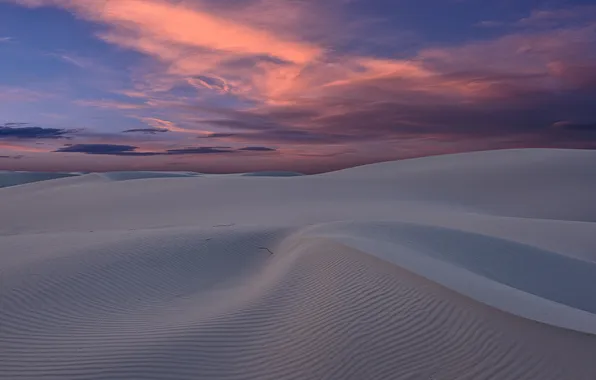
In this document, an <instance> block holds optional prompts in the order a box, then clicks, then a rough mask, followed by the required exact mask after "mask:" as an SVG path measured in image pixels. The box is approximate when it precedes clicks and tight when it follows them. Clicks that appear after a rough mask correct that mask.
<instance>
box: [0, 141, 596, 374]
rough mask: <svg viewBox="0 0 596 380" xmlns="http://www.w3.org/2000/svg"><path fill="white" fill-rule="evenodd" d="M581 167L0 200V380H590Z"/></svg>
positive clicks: (491, 167)
mask: <svg viewBox="0 0 596 380" xmlns="http://www.w3.org/2000/svg"><path fill="white" fill-rule="evenodd" d="M595 163H596V152H593V151H581V150H545V149H528V150H503V151H492V152H479V153H468V154H457V155H448V156H438V157H429V158H422V159H413V160H404V161H398V162H388V163H381V164H374V165H367V166H362V167H357V168H352V169H346V170H342V171H338V172H334V173H327V174H321V175H315V176H296V177H288V178H279V177H277V176H275V175H273V176H238V175H232V176H211V175H209V176H200V175H196V174H194V173H163V174H161V175H160V174H158V173H147V172H145V173H134V172H133V173H130V172H129V173H118V174H116V175H115V174H112V173H108V174H85V175H81V176H77V177H70V178H58V179H52V180H46V181H43V182H36V183H29V184H21V185H19V186H13V187H5V188H3V189H0V277H1V279H2V286H1V287H0V306H1V307H0V379H60V380H62V379H407V380H418V379H420V380H427V379H433V380H443V379H445V380H455V379H457V380H460V379H469V380H478V379H480V380H483V379H486V380H488V379H491V380H501V379H502V380H513V379H516V380H518V379H537V380H538V379H540V380H542V379H552V380H567V379H569V380H594V379H596V361H594V359H593V357H594V352H596V296H595V295H594V294H595V293H594V289H596V238H594V236H596V223H595V222H596V166H595V165H594V164H595ZM13 182H14V181H13Z"/></svg>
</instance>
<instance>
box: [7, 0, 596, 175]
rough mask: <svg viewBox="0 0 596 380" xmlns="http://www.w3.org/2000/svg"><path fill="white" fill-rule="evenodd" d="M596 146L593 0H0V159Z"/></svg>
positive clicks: (325, 159) (225, 158)
mask: <svg viewBox="0 0 596 380" xmlns="http://www.w3.org/2000/svg"><path fill="white" fill-rule="evenodd" d="M519 147H561V148H589V149H595V148H596V1H594V0H589V1H588V0H586V1H579V0H575V1H571V0H552V1H539V0H0V169H10V170H52V171H54V170H64V171H75V170H76V171H83V170H89V171H100V170H188V171H198V172H235V171H257V170H293V171H300V172H305V173H313V172H321V171H326V170H332V169H337V168H343V167H348V166H354V165H357V164H363V163H370V162H376V161H384V160H391V159H399V158H407V157H418V156H425V155H431V154H439V153H451V152H461V151H471V150H484V149H498V148H519Z"/></svg>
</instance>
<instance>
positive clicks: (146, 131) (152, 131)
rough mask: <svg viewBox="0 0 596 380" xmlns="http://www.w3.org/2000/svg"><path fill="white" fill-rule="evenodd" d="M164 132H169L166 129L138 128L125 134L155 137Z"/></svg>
mask: <svg viewBox="0 0 596 380" xmlns="http://www.w3.org/2000/svg"><path fill="white" fill-rule="evenodd" d="M163 132H168V130H167V129H165V128H137V129H127V130H126V131H123V133H144V134H150V135H155V134H157V133H163Z"/></svg>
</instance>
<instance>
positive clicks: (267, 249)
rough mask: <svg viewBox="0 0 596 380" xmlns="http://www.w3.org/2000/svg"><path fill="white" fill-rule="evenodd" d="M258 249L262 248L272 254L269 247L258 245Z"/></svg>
mask: <svg viewBox="0 0 596 380" xmlns="http://www.w3.org/2000/svg"><path fill="white" fill-rule="evenodd" d="M259 249H264V250H266V251H267V252H269V253H270V254H272V255H273V252H271V250H270V249H269V248H267V247H259Z"/></svg>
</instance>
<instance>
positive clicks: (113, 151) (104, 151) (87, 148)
mask: <svg viewBox="0 0 596 380" xmlns="http://www.w3.org/2000/svg"><path fill="white" fill-rule="evenodd" d="M137 149H139V148H138V147H136V146H133V145H119V144H75V145H69V146H64V147H62V148H60V149H57V150H55V151H54V152H56V153H84V154H92V155H108V156H129V157H148V156H178V155H196V154H218V153H237V152H241V151H253V152H271V151H275V149H273V148H267V147H245V148H241V149H237V150H235V149H232V148H230V147H225V146H215V147H214V146H200V147H187V148H179V149H168V150H166V151H161V152H160V151H157V152H138V151H137Z"/></svg>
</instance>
